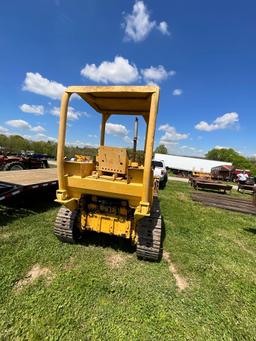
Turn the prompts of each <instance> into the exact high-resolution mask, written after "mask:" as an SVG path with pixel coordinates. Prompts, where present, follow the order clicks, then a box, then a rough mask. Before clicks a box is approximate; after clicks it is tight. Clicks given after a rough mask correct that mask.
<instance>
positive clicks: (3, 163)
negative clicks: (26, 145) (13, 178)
mask: <svg viewBox="0 0 256 341" xmlns="http://www.w3.org/2000/svg"><path fill="white" fill-rule="evenodd" d="M36 168H49V165H48V161H47V160H46V159H45V158H38V157H33V156H6V155H0V170H2V171H14V170H23V169H36Z"/></svg>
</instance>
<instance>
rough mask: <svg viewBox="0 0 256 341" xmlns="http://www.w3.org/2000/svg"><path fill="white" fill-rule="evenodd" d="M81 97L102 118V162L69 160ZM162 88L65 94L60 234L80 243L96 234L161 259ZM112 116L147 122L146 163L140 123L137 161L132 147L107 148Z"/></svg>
mask: <svg viewBox="0 0 256 341" xmlns="http://www.w3.org/2000/svg"><path fill="white" fill-rule="evenodd" d="M72 94H76V95H78V96H80V97H81V98H82V99H83V100H84V101H85V102H87V103H88V104H89V105H90V106H91V107H92V108H93V109H95V110H96V111H97V112H98V113H100V114H101V115H102V122H101V135H100V146H99V148H98V155H97V157H96V160H92V159H90V158H86V157H85V158H82V157H80V158H77V159H76V160H75V161H71V160H70V161H69V160H66V159H65V157H64V146H65V135H66V123H67V111H68V103H69V99H70V97H71V96H72ZM158 100H159V88H158V87H157V86H70V87H68V88H67V89H66V91H65V92H64V94H63V97H62V102H61V110H60V126H59V139H58V152H57V172H58V181H59V189H58V190H57V199H56V201H57V202H58V203H60V204H61V205H63V206H62V207H61V208H60V210H59V213H58V215H57V218H56V221H55V227H54V233H55V235H56V236H57V237H58V238H59V239H60V240H62V241H64V242H69V243H74V242H76V241H77V240H78V239H79V238H80V236H81V235H82V233H83V231H85V230H92V231H96V232H99V233H107V234H111V235H116V236H120V237H123V238H127V239H129V240H131V242H132V243H133V244H135V245H136V250H137V256H138V258H142V259H148V260H158V259H159V257H160V253H161V232H162V221H161V214H160V207H159V201H158V198H157V181H156V182H155V181H154V178H153V170H152V154H153V146H154V134H155V126H156V116H157V110H158ZM112 115H135V116H136V117H137V116H142V117H143V119H144V120H145V122H146V136H145V147H144V163H143V164H139V163H138V162H136V144H137V131H138V126H137V119H136V120H135V137H134V149H133V155H132V159H131V160H129V158H128V153H127V149H126V148H119V147H110V146H105V144H104V142H105V127H106V123H107V121H108V119H109V117H110V116H112Z"/></svg>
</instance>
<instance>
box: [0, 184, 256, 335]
mask: <svg viewBox="0 0 256 341" xmlns="http://www.w3.org/2000/svg"><path fill="white" fill-rule="evenodd" d="M191 190H192V189H191V188H190V186H188V184H186V183H179V182H174V181H171V182H169V183H168V185H167V188H166V189H165V190H164V191H161V193H160V199H161V208H162V213H163V216H164V222H165V240H164V249H165V250H166V251H167V252H169V254H170V257H171V260H172V262H173V263H174V264H175V267H176V269H177V272H178V273H179V274H180V275H181V276H183V277H184V278H186V280H187V281H188V283H189V287H188V288H187V289H185V290H183V291H178V290H177V287H176V283H175V279H174V276H173V275H172V273H171V272H170V271H169V268H168V264H167V262H166V261H165V260H162V261H161V262H160V263H150V262H143V261H138V260H137V259H136V256H135V254H134V252H133V251H134V250H133V249H132V248H130V247H129V245H128V244H127V243H125V242H122V241H119V240H118V239H116V238H109V237H106V238H105V237H103V236H100V235H96V236H95V235H92V234H90V235H88V236H87V240H85V241H84V243H83V245H68V244H62V243H61V242H59V241H58V240H57V239H56V238H55V237H54V236H53V234H52V225H53V221H54V219H55V216H56V213H57V209H58V207H57V206H55V205H49V206H47V205H45V206H43V207H42V206H40V205H39V204H38V205H37V206H36V207H35V206H30V207H27V208H26V209H22V210H18V209H13V208H9V209H7V208H6V207H2V208H1V218H0V221H1V224H2V229H1V230H0V254H1V258H0V339H3V340H13V339H26V340H28V339H29V340H42V339H51V340H57V339H61V340H86V339H88V340H99V339H100V340H109V339H112V340H155V339H156V338H158V339H160V340H207V339H208V340H255V335H256V324H255V316H256V271H255V269H256V261H255V258H256V241H255V239H256V234H255V233H256V219H255V217H252V216H250V215H242V214H238V213H232V212H228V211H223V210H219V209H214V208H205V207H203V206H201V205H200V204H199V203H194V202H192V201H191V199H190V191H191ZM35 264H39V265H40V266H41V267H44V268H47V269H49V271H51V275H50V276H48V278H46V277H44V276H42V277H39V278H38V279H37V280H35V281H34V282H32V283H31V284H29V285H25V286H24V287H23V288H22V289H20V290H17V289H16V283H17V282H18V281H19V280H21V279H23V278H24V277H25V276H26V274H27V273H28V271H29V270H30V269H31V268H32V267H33V266H34V265H35Z"/></svg>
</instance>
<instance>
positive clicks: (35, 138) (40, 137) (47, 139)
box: [32, 133, 57, 142]
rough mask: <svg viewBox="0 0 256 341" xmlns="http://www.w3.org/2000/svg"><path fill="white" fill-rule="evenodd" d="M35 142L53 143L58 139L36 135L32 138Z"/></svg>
mask: <svg viewBox="0 0 256 341" xmlns="http://www.w3.org/2000/svg"><path fill="white" fill-rule="evenodd" d="M32 139H33V140H37V141H46V142H47V141H51V142H57V139H56V138H55V137H52V136H47V135H45V134H41V133H39V134H36V135H35V136H33V137H32Z"/></svg>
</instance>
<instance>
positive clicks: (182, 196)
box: [176, 192, 189, 201]
mask: <svg viewBox="0 0 256 341" xmlns="http://www.w3.org/2000/svg"><path fill="white" fill-rule="evenodd" d="M176 197H177V199H178V200H179V201H188V200H189V198H188V196H187V195H186V194H185V193H183V192H176Z"/></svg>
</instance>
